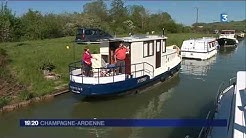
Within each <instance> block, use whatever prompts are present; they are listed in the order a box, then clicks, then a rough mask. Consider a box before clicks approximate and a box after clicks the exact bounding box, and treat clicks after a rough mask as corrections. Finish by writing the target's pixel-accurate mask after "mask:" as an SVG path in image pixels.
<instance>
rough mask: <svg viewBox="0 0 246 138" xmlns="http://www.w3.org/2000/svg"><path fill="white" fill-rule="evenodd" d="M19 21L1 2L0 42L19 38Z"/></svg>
mask: <svg viewBox="0 0 246 138" xmlns="http://www.w3.org/2000/svg"><path fill="white" fill-rule="evenodd" d="M20 28H21V22H20V20H19V18H16V17H15V15H14V14H13V13H12V11H11V10H10V9H9V8H8V7H7V3H5V4H4V3H3V2H2V3H1V7H0V42H6V41H15V40H19V38H20V35H21V30H20Z"/></svg>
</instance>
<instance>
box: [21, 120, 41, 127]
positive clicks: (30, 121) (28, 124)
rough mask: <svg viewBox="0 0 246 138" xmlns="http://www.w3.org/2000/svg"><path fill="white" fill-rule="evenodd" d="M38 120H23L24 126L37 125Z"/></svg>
mask: <svg viewBox="0 0 246 138" xmlns="http://www.w3.org/2000/svg"><path fill="white" fill-rule="evenodd" d="M38 124H39V122H38V121H37V120H25V121H24V125H25V126H38Z"/></svg>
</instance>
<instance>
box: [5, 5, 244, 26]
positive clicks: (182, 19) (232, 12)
mask: <svg viewBox="0 0 246 138" xmlns="http://www.w3.org/2000/svg"><path fill="white" fill-rule="evenodd" d="M0 1H1V0H0ZM89 2H91V1H90V0H86V1H85V0H81V1H79V0H63V1H58V0H53V1H52V0H50V1H49V0H43V1H41V0H40V1H31V0H27V1H21V0H15V1H11V0H10V1H8V7H9V8H10V9H12V11H13V12H15V14H16V15H17V16H21V15H23V14H25V13H26V12H27V11H28V9H33V10H38V11H41V12H42V13H44V14H45V13H63V12H71V13H73V12H82V11H83V5H84V4H86V3H89ZM106 4H107V7H108V9H109V8H110V1H106ZM129 5H143V6H144V7H145V8H146V9H147V10H148V11H149V12H150V13H156V12H160V11H162V12H168V13H169V14H170V15H171V17H172V19H174V20H175V21H176V22H177V23H182V24H184V25H191V24H193V23H195V22H196V13H197V8H198V22H205V23H210V22H219V21H220V14H222V13H226V14H228V20H229V21H232V20H233V21H241V20H244V19H246V1H244V0H241V1H240V0H237V1H229V0H224V1H216V0H209V1H201V0H200V1H195V0H193V1H192V0H189V1H177V0H173V1H171V0H168V1H166V0H163V1H162V0H155V1H153V0H142V1H141V0H126V1H125V6H129Z"/></svg>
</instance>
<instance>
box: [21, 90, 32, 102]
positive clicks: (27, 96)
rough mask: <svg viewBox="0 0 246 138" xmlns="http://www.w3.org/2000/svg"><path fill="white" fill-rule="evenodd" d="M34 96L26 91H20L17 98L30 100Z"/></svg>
mask: <svg viewBox="0 0 246 138" xmlns="http://www.w3.org/2000/svg"><path fill="white" fill-rule="evenodd" d="M33 97H35V96H34V94H33V93H32V92H28V91H27V90H24V91H21V92H20V94H19V98H20V99H21V100H26V101H27V100H30V99H32V98H33Z"/></svg>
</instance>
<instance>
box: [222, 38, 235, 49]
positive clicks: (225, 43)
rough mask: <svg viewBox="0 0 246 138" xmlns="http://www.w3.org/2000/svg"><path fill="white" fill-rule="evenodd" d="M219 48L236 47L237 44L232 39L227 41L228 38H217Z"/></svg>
mask: <svg viewBox="0 0 246 138" xmlns="http://www.w3.org/2000/svg"><path fill="white" fill-rule="evenodd" d="M217 41H218V43H219V45H220V47H236V46H237V42H236V40H234V39H228V38H219V39H217Z"/></svg>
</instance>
